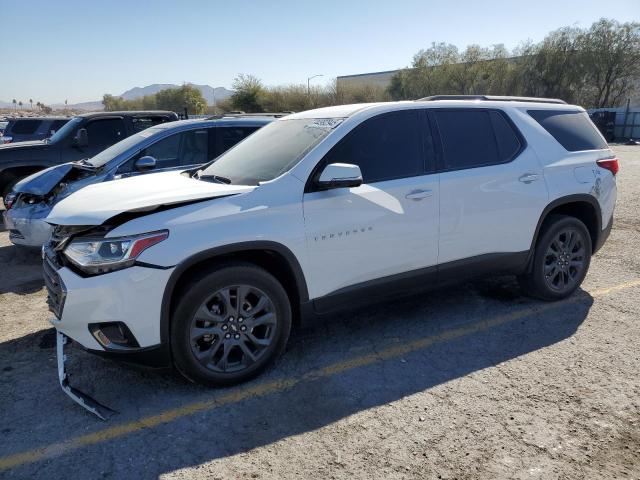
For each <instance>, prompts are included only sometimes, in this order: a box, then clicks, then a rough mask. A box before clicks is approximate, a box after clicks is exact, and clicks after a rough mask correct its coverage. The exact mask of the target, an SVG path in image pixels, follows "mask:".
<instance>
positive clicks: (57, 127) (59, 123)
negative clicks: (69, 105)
mask: <svg viewBox="0 0 640 480" xmlns="http://www.w3.org/2000/svg"><path fill="white" fill-rule="evenodd" d="M65 123H67V120H55V121H53V122H52V123H51V126H50V127H49V130H51V131H52V132H53V133H55V132H57V131H58V130H60V129H61V128H62V127H63V126H64V124H65ZM47 133H50V132H47Z"/></svg>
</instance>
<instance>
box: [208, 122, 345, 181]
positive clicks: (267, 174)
mask: <svg viewBox="0 0 640 480" xmlns="http://www.w3.org/2000/svg"><path fill="white" fill-rule="evenodd" d="M341 121H342V120H341V119H313V118H303V119H294V120H285V119H282V120H278V121H275V122H273V123H270V124H269V125H267V126H265V127H263V128H261V129H260V130H258V131H257V132H256V133H254V134H252V135H250V136H249V137H247V138H246V139H245V140H243V141H242V142H240V143H239V144H238V145H236V146H235V147H233V148H232V149H231V150H229V151H227V152H226V153H223V154H222V155H221V156H220V157H218V159H217V160H216V161H215V162H214V163H212V164H211V165H209V166H208V167H206V168H205V169H204V170H202V171H201V172H200V175H199V176H200V177H201V178H204V177H218V178H221V179H227V180H228V181H230V183H233V184H236V185H257V184H259V183H260V182H266V181H268V180H273V179H274V178H276V177H278V176H280V175H282V174H283V173H285V172H286V171H288V170H289V169H291V168H292V167H293V166H294V165H295V164H296V163H298V161H300V159H302V157H303V156H304V155H305V154H306V153H307V152H308V151H309V150H311V149H312V148H313V147H314V146H316V145H317V144H318V143H319V142H320V140H322V139H323V138H324V137H326V136H327V134H328V133H329V132H330V131H331V129H332V128H334V127H336V126H337V125H339V124H340V122H341Z"/></svg>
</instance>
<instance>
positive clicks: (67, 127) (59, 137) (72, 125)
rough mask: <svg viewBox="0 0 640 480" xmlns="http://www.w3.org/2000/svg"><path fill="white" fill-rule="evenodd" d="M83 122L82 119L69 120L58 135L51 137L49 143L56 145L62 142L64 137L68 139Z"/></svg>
mask: <svg viewBox="0 0 640 480" xmlns="http://www.w3.org/2000/svg"><path fill="white" fill-rule="evenodd" d="M81 121H82V118H81V117H73V118H72V119H71V120H69V121H68V122H67V123H65V124H64V125H63V126H62V127H61V128H60V130H58V131H57V132H56V133H54V134H53V135H51V138H49V143H56V142H58V141H60V140H62V139H63V138H64V137H66V136H67V135H68V134H69V132H72V131H73V130H75V128H76V126H77V125H78V124H79V123H80V122H81Z"/></svg>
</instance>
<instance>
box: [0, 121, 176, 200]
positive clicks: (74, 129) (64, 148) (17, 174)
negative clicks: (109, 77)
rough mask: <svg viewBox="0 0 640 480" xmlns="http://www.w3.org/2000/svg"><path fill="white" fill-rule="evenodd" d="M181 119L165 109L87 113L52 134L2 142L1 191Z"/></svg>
mask: <svg viewBox="0 0 640 480" xmlns="http://www.w3.org/2000/svg"><path fill="white" fill-rule="evenodd" d="M177 119H178V115H176V114H175V113H174V112H168V111H162V110H158V111H133V112H98V113H86V114H83V115H78V116H76V117H73V118H71V119H69V121H68V122H67V123H66V124H64V125H63V126H62V128H61V129H60V130H58V131H57V132H56V133H55V134H54V135H53V136H52V137H51V138H48V139H45V140H35V141H30V142H20V143H9V144H5V145H0V195H2V197H3V198H4V197H5V195H6V194H7V193H9V192H10V191H11V189H12V188H13V186H14V185H15V184H16V183H17V182H18V181H20V180H21V179H22V178H25V177H27V176H29V175H31V174H33V173H35V172H37V171H39V170H42V169H44V168H47V167H51V166H54V165H58V164H61V163H65V162H72V161H77V160H82V159H85V158H91V157H93V156H94V155H96V154H98V153H100V152H101V151H102V150H104V149H106V148H107V147H110V146H111V145H113V144H114V143H117V142H119V141H120V140H122V139H124V138H126V137H129V136H130V135H133V134H134V133H138V132H140V131H142V130H144V129H146V128H148V127H151V126H153V125H158V124H160V123H165V122H171V121H174V120H177Z"/></svg>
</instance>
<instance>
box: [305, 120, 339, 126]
mask: <svg viewBox="0 0 640 480" xmlns="http://www.w3.org/2000/svg"><path fill="white" fill-rule="evenodd" d="M343 120H344V118H314V119H313V120H312V121H311V123H307V124H306V125H305V127H306V128H336V127H337V126H338V125H340V124H341V123H342V122H343Z"/></svg>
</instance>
